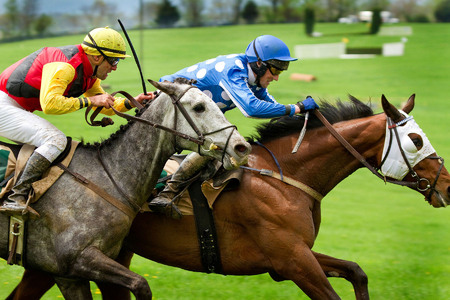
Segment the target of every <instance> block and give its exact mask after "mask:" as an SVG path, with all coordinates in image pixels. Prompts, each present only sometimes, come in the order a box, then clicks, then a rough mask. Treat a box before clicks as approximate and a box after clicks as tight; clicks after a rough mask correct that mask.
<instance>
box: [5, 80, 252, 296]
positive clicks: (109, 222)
mask: <svg viewBox="0 0 450 300" xmlns="http://www.w3.org/2000/svg"><path fill="white" fill-rule="evenodd" d="M152 84H153V85H154V86H155V87H156V88H158V89H160V90H161V91H163V92H164V93H163V94H161V95H160V96H159V97H158V98H157V99H156V100H155V101H153V102H152V103H151V105H149V107H148V108H147V109H145V111H143V113H142V114H141V116H140V117H141V118H142V119H145V120H151V122H154V123H157V124H161V125H163V126H165V127H167V128H173V129H176V130H178V131H181V132H183V133H184V134H186V135H188V136H190V137H197V136H198V134H199V133H201V134H203V135H204V136H205V138H206V142H205V143H204V144H203V145H202V146H198V145H197V144H196V143H194V142H193V141H191V140H192V139H185V138H181V137H179V136H176V135H173V134H172V133H170V132H168V131H165V130H161V129H157V128H154V127H153V126H149V125H148V124H145V123H142V122H137V121H134V122H131V123H129V124H127V125H126V126H125V127H126V128H122V129H121V130H120V131H119V132H117V133H116V134H114V135H113V136H111V137H110V138H109V139H108V140H106V141H103V142H102V143H101V144H99V145H83V146H79V147H78V148H77V150H76V152H75V155H74V157H73V160H72V162H71V164H70V167H69V169H70V170H72V171H73V172H76V173H78V174H81V175H83V176H84V177H86V178H88V179H89V180H91V181H93V182H94V183H95V184H97V185H98V186H101V187H102V188H103V189H104V190H106V191H107V192H108V193H109V194H110V195H112V196H113V197H115V198H117V199H118V200H119V201H120V202H122V203H123V204H124V205H126V206H127V207H134V208H135V213H137V211H136V208H138V207H141V206H142V205H143V204H144V202H145V200H146V199H147V198H148V197H149V195H150V193H151V191H152V189H153V187H154V186H155V184H156V181H157V179H158V178H159V176H160V174H161V171H162V169H163V167H164V164H165V162H166V161H167V160H168V159H169V157H170V156H171V155H172V154H174V153H175V152H176V151H178V150H181V149H187V150H192V151H197V152H198V151H200V153H201V154H205V155H208V156H211V157H214V158H216V159H218V160H221V161H222V162H223V164H224V167H225V168H228V169H231V168H235V167H238V166H239V165H242V164H244V163H246V162H247V156H248V154H249V152H250V148H251V147H250V145H249V144H248V143H247V142H245V140H244V139H243V137H242V136H241V135H239V133H238V132H237V131H236V130H235V128H234V127H233V126H230V125H231V124H230V123H229V122H228V121H227V120H226V119H225V117H224V115H223V114H222V113H221V111H220V110H219V108H218V107H217V105H216V104H215V103H214V102H213V101H212V100H211V99H210V98H208V97H207V96H206V95H205V94H203V93H202V92H201V91H200V90H198V89H196V88H192V86H190V85H187V84H178V83H168V82H165V83H156V82H152ZM172 99H175V100H177V99H179V102H180V103H181V104H182V107H184V108H185V110H186V111H187V112H188V115H190V117H191V118H192V121H193V123H194V124H195V125H196V126H192V125H191V124H189V123H188V122H187V121H186V118H184V117H183V116H182V115H181V114H180V112H179V111H178V109H175V107H174V105H173V103H172ZM176 111H177V113H176ZM193 127H194V128H195V127H197V129H198V130H194V129H193ZM208 133H209V134H208ZM99 149H100V151H99ZM98 153H100V155H101V157H102V158H103V159H102V160H103V161H104V166H103V165H102V163H101V162H100V159H99V156H98ZM106 170H108V171H109V173H110V174H111V177H112V178H113V179H114V181H115V182H116V183H117V184H118V185H119V186H120V188H121V191H122V192H120V191H119V190H118V189H117V188H116V187H115V185H114V182H113V181H112V179H111V177H109V176H108V175H107V171H106ZM130 202H132V203H130ZM33 208H34V209H36V210H37V211H38V212H39V213H40V215H41V217H40V218H39V219H30V220H28V233H27V234H28V235H27V241H26V244H27V248H26V252H25V256H26V267H27V268H30V269H36V270H42V271H45V272H49V273H51V274H53V275H54V276H55V279H56V282H57V284H58V286H59V288H60V290H61V292H62V294H63V295H64V297H65V298H66V299H91V298H92V295H91V292H90V286H89V281H98V282H109V283H114V284H118V285H121V286H123V287H126V288H128V289H129V290H130V291H131V292H132V293H133V294H134V295H135V297H136V299H151V298H152V295H151V291H150V287H149V286H148V283H147V281H146V279H144V278H143V277H142V276H140V275H138V274H136V273H134V272H131V271H130V270H128V269H127V268H125V267H123V266H122V265H120V264H118V263H117V262H115V261H114V258H116V256H117V255H118V253H119V250H120V248H121V246H122V241H123V239H124V238H125V236H126V235H127V233H128V230H129V228H130V225H131V222H132V221H133V216H129V215H127V214H125V213H124V212H123V211H121V210H119V209H118V208H116V207H115V206H113V205H111V204H110V203H108V202H106V201H105V200H104V199H103V198H102V197H100V196H99V195H98V194H97V193H94V192H93V191H92V190H90V189H88V188H86V187H85V186H83V185H82V184H80V183H79V182H77V181H76V180H75V179H74V177H72V176H71V175H69V174H67V172H66V173H65V174H63V175H62V176H61V177H60V179H59V180H58V181H57V182H56V183H55V184H54V185H53V186H52V187H51V188H50V189H49V190H48V191H47V193H46V194H44V196H43V197H42V198H41V199H40V200H39V201H38V202H37V203H36V204H35V205H34V206H33ZM7 247H8V218H7V217H6V216H5V215H0V256H1V257H3V258H5V257H6V256H7Z"/></svg>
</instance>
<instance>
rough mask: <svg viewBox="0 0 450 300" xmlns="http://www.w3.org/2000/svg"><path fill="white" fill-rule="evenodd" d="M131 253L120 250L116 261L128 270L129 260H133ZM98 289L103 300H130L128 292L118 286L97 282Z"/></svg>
mask: <svg viewBox="0 0 450 300" xmlns="http://www.w3.org/2000/svg"><path fill="white" fill-rule="evenodd" d="M133 254H134V253H133V252H131V251H128V250H125V249H124V248H122V249H121V250H120V253H119V256H118V257H117V258H116V261H117V262H118V263H120V264H121V265H122V266H124V267H127V268H130V264H131V259H132V258H133ZM97 285H98V288H99V289H100V291H101V292H102V298H103V300H129V299H131V295H130V290H128V289H126V288H124V287H122V286H118V285H116V284H110V283H105V282H97Z"/></svg>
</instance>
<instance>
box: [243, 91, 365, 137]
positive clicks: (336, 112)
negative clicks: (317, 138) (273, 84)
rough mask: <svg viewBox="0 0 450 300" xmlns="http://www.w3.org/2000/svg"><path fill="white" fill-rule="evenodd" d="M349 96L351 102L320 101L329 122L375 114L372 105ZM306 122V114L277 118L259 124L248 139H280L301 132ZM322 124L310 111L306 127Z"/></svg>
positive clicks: (321, 108) (321, 109) (311, 127)
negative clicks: (332, 102)
mask: <svg viewBox="0 0 450 300" xmlns="http://www.w3.org/2000/svg"><path fill="white" fill-rule="evenodd" d="M348 97H349V99H350V102H342V101H341V100H339V99H338V100H337V101H336V102H335V104H334V105H333V104H331V103H329V102H327V101H320V103H319V106H320V112H321V113H322V114H323V115H324V117H325V118H326V119H327V120H328V122H330V123H331V124H334V123H337V122H341V121H346V120H353V119H357V118H363V117H368V116H372V115H373V110H372V108H371V107H370V105H368V104H364V103H362V102H361V101H359V100H358V99H356V98H355V97H353V96H352V95H349V96H348ZM369 104H370V103H369ZM304 123H305V116H304V115H294V116H292V117H289V116H284V117H280V118H275V119H272V120H270V121H269V122H267V123H263V124H260V125H258V126H257V127H256V133H255V134H252V135H251V136H249V137H247V141H248V142H250V143H255V141H259V142H261V143H264V142H268V141H271V140H274V139H278V138H280V137H283V136H287V135H290V134H292V133H295V132H299V131H300V130H301V129H302V128H303V124H304ZM322 126H324V125H323V123H322V122H321V121H320V120H319V119H318V118H317V117H316V116H315V115H314V114H312V113H310V115H309V119H308V123H307V126H306V128H307V129H313V128H318V127H322Z"/></svg>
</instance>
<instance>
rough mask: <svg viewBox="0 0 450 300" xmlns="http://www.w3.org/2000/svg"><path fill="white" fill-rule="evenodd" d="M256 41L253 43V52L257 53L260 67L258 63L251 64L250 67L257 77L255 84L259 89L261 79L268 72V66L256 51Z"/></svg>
mask: <svg viewBox="0 0 450 300" xmlns="http://www.w3.org/2000/svg"><path fill="white" fill-rule="evenodd" d="M255 44H256V39H255V40H254V41H253V51H255V54H256V58H257V59H258V62H259V63H260V66H258V62H252V63H250V67H251V68H252V71H253V73H255V75H256V80H255V83H256V85H257V86H258V87H261V83H260V81H259V80H260V79H261V77H263V76H264V74H266V72H267V64H266V63H265V62H263V61H262V59H261V57H259V54H258V51H256V46H255Z"/></svg>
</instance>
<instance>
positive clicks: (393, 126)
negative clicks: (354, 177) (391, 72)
mask: <svg viewBox="0 0 450 300" xmlns="http://www.w3.org/2000/svg"><path fill="white" fill-rule="evenodd" d="M410 119H412V117H408V118H405V119H403V120H401V121H399V122H397V123H394V121H393V120H392V119H391V118H389V117H387V120H386V122H387V123H388V128H389V131H390V138H389V145H388V150H387V152H386V155H385V156H384V159H383V160H382V161H381V163H380V166H379V167H378V168H377V170H378V171H379V170H381V167H382V166H383V164H384V162H385V161H386V158H387V157H388V156H389V152H390V149H391V146H392V136H395V139H396V141H397V145H398V146H399V149H400V153H401V154H402V157H403V161H404V162H405V164H406V166H407V167H408V171H409V174H410V175H411V177H412V178H413V179H415V180H416V182H415V187H413V188H415V189H416V190H418V191H419V192H426V191H427V190H430V192H429V193H428V196H427V197H426V199H427V201H428V202H431V196H432V195H433V193H437V191H436V184H437V181H438V179H439V176H440V175H441V171H442V168H443V167H444V159H443V158H442V157H440V156H431V155H429V156H427V157H425V158H427V159H438V160H439V162H440V166H439V170H438V171H437V172H436V178H435V179H434V182H433V183H432V184H430V181H429V180H428V179H427V178H421V177H419V175H418V174H417V172H416V171H415V170H414V169H413V168H412V167H411V164H410V163H409V161H408V159H407V158H406V154H405V151H404V150H403V148H402V147H401V142H400V136H399V133H398V130H397V127H398V126H401V125H403V124H405V123H406V122H408V121H409V120H410ZM399 182H403V181H399ZM421 182H424V183H425V188H421V187H420V184H421ZM393 183H395V182H393ZM397 184H398V183H397Z"/></svg>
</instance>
